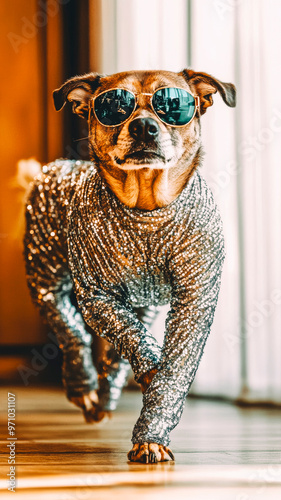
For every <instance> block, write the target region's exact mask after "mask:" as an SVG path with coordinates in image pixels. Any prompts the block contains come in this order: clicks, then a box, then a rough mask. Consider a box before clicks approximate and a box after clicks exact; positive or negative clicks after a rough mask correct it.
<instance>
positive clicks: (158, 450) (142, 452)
mask: <svg viewBox="0 0 281 500" xmlns="http://www.w3.org/2000/svg"><path fill="white" fill-rule="evenodd" d="M128 460H130V461H131V462H143V463H145V464H155V463H157V462H168V461H171V460H175V457H174V455H173V453H172V451H171V450H170V448H168V447H167V446H163V445H162V444H157V443H136V444H134V446H133V448H132V450H131V451H129V453H128Z"/></svg>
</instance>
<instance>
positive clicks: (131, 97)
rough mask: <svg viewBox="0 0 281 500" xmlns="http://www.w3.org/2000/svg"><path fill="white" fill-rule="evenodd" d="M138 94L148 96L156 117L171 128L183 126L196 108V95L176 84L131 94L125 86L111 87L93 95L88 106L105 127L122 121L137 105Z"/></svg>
mask: <svg viewBox="0 0 281 500" xmlns="http://www.w3.org/2000/svg"><path fill="white" fill-rule="evenodd" d="M138 95H147V96H150V105H151V107H152V109H153V111H154V113H155V114H156V115H157V117H158V118H159V119H160V120H161V121H162V122H163V123H165V124H167V125H170V126H171V127H184V126H185V125H187V124H188V123H190V122H191V120H192V119H193V118H194V116H195V113H196V111H197V110H198V108H199V104H200V103H199V97H198V96H193V95H192V94H190V93H189V92H187V90H185V89H181V88H178V87H161V88H159V89H157V90H156V91H155V92H154V93H153V94H149V93H146V92H141V93H140V94H134V93H133V92H131V91H130V90H126V89H120V88H116V89H110V90H105V91H104V92H101V94H99V95H97V96H96V97H94V99H93V100H92V102H91V106H92V107H93V109H94V113H95V116H96V118H97V120H98V121H99V122H100V123H101V124H102V125H104V126H105V127H116V126H118V125H121V124H123V123H125V122H126V121H127V120H128V119H129V118H130V117H131V116H132V114H133V113H134V111H135V109H136V107H137V98H138Z"/></svg>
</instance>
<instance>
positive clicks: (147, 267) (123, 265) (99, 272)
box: [68, 206, 174, 306]
mask: <svg viewBox="0 0 281 500" xmlns="http://www.w3.org/2000/svg"><path fill="white" fill-rule="evenodd" d="M111 208H112V210H111V209H110V210H105V209H104V206H99V207H98V208H97V207H95V209H94V210H84V207H83V209H82V210H81V211H80V210H75V214H73V217H72V220H71V224H70V227H69V236H68V245H69V249H70V251H69V260H70V265H71V264H72V265H71V268H72V270H74V269H75V270H76V269H77V265H76V263H75V262H77V259H79V260H80V264H81V263H82V267H81V266H80V268H81V269H82V274H85V276H84V277H85V281H86V280H87V279H88V276H89V275H90V276H91V279H92V280H93V282H94V283H96V284H97V286H98V287H99V289H102V290H104V291H106V292H110V293H112V292H113V293H118V294H120V295H122V296H123V297H124V298H125V299H126V300H129V301H130V302H131V303H132V305H135V306H147V305H150V304H155V305H156V304H166V303H168V302H169V300H170V295H171V284H170V276H169V271H168V260H169V255H170V254H171V250H172V247H173V228H174V226H173V223H171V222H170V223H168V224H164V225H163V224H161V221H159V220H157V218H156V220H155V219H154V218H151V217H148V218H147V219H146V218H145V217H143V216H141V217H135V218H134V217H133V218H132V217H130V216H129V215H128V214H126V213H124V212H123V211H122V210H120V211H119V210H118V209H117V207H111ZM86 274H88V276H86Z"/></svg>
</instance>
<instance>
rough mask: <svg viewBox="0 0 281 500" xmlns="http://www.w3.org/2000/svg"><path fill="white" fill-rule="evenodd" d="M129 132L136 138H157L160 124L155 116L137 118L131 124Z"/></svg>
mask: <svg viewBox="0 0 281 500" xmlns="http://www.w3.org/2000/svg"><path fill="white" fill-rule="evenodd" d="M129 133H130V135H131V136H132V137H133V138H134V139H141V140H146V141H147V140H150V139H156V137H157V136H158V134H159V126H158V123H157V122H156V121H155V120H153V118H135V119H134V120H133V121H132V122H131V123H130V125H129Z"/></svg>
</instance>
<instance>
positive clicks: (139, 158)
mask: <svg viewBox="0 0 281 500" xmlns="http://www.w3.org/2000/svg"><path fill="white" fill-rule="evenodd" d="M115 161H116V163H117V164H118V165H124V164H126V163H134V164H136V165H138V164H141V165H143V164H149V163H155V162H157V163H158V162H160V163H166V161H167V159H166V158H165V156H163V155H161V154H159V153H156V152H155V151H153V150H150V149H141V150H139V151H134V152H133V153H129V154H127V155H125V156H124V158H118V157H117V156H116V157H115Z"/></svg>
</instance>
